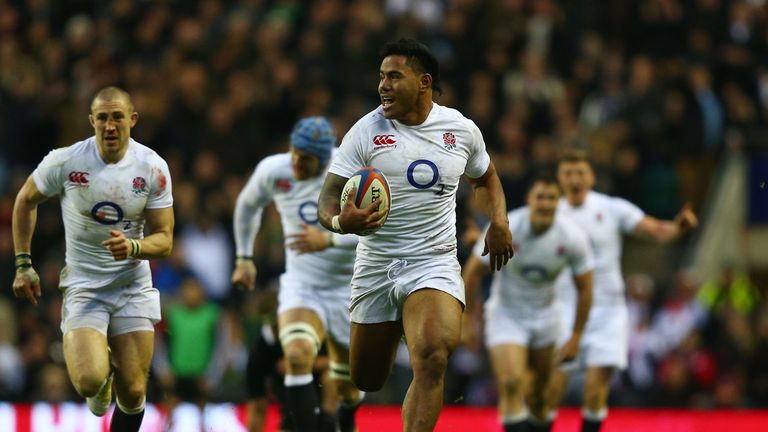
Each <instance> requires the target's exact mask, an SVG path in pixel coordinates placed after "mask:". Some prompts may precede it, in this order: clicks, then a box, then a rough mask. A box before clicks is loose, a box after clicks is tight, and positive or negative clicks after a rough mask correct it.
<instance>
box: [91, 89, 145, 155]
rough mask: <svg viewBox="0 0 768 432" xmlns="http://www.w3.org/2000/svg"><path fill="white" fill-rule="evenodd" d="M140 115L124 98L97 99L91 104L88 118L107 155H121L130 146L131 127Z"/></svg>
mask: <svg viewBox="0 0 768 432" xmlns="http://www.w3.org/2000/svg"><path fill="white" fill-rule="evenodd" d="M138 118H139V115H138V114H137V113H136V112H134V111H133V109H132V108H131V106H130V104H129V103H128V101H126V100H125V99H124V98H118V99H115V100H101V99H96V100H95V101H94V103H93V105H91V114H90V115H89V116H88V120H90V122H91V126H93V131H94V133H95V134H96V144H97V145H98V146H99V149H100V151H101V152H102V154H104V155H106V156H114V155H119V154H120V153H121V152H123V151H124V150H125V148H126V147H128V139H129V138H130V137H131V128H132V127H133V126H134V125H135V124H136V120H138Z"/></svg>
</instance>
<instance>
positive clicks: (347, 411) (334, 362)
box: [327, 338, 364, 432]
mask: <svg viewBox="0 0 768 432" xmlns="http://www.w3.org/2000/svg"><path fill="white" fill-rule="evenodd" d="M327 342H328V355H329V357H330V360H331V364H330V371H331V372H330V375H331V379H332V380H333V383H334V385H335V387H336V397H337V400H338V408H337V409H336V419H337V420H338V422H339V430H340V431H341V432H353V431H354V430H355V413H356V412H357V408H358V407H359V406H360V402H362V401H363V395H364V393H363V392H361V391H360V390H358V389H357V387H355V385H354V384H353V383H352V376H351V375H350V373H349V349H348V348H347V347H346V346H344V345H342V344H340V343H338V342H336V341H335V340H334V339H333V338H328V340H327Z"/></svg>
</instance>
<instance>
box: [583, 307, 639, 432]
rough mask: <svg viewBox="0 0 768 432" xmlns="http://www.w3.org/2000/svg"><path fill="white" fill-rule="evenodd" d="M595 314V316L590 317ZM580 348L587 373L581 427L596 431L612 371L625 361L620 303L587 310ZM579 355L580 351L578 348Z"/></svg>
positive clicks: (625, 324) (624, 314)
mask: <svg viewBox="0 0 768 432" xmlns="http://www.w3.org/2000/svg"><path fill="white" fill-rule="evenodd" d="M593 317H594V319H593ZM582 339H583V342H582V349H581V351H583V354H584V363H585V364H586V373H585V376H584V393H583V399H582V431H584V432H597V431H599V430H600V428H601V427H602V425H603V421H604V420H605V418H606V417H607V416H608V394H609V392H610V386H611V379H612V378H613V374H614V371H616V370H620V369H623V368H624V367H625V366H626V365H627V352H628V350H629V313H628V311H627V307H626V306H625V305H624V304H623V303H619V304H612V305H597V306H593V307H592V309H591V310H590V321H588V322H587V327H586V328H585V329H584V336H583V337H582ZM580 355H581V352H580Z"/></svg>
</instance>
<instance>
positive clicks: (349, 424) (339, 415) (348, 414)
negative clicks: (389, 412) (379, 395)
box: [336, 392, 365, 432]
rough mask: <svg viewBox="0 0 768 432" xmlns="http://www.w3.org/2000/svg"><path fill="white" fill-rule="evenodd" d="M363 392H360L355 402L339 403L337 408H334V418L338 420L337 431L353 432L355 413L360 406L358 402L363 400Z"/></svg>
mask: <svg viewBox="0 0 768 432" xmlns="http://www.w3.org/2000/svg"><path fill="white" fill-rule="evenodd" d="M364 395H365V393H363V392H360V396H359V397H358V399H357V400H356V401H355V402H352V403H344V402H342V403H340V404H339V408H338V409H336V420H338V422H339V431H341V432H354V430H355V413H356V412H357V407H359V406H360V402H362V401H363V396H364Z"/></svg>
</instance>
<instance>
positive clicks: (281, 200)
mask: <svg viewBox="0 0 768 432" xmlns="http://www.w3.org/2000/svg"><path fill="white" fill-rule="evenodd" d="M324 181H325V175H320V176H316V177H311V178H309V179H307V180H301V181H299V180H296V178H295V177H294V174H293V169H292V168H291V154H290V153H281V154H277V155H273V156H269V157H267V158H265V159H264V160H262V161H261V162H259V164H258V165H257V166H256V169H255V170H254V172H253V174H252V175H251V178H250V179H249V180H248V184H246V186H245V188H244V189H243V191H242V192H241V193H240V196H239V197H238V200H237V207H236V208H235V237H236V240H237V254H238V255H251V251H252V249H253V240H254V239H255V237H256V233H258V231H259V227H260V221H261V213H262V209H263V208H264V207H265V206H266V205H267V204H269V203H270V202H272V201H274V202H275V206H276V207H277V211H278V212H279V213H280V221H281V223H282V226H283V234H284V236H285V245H286V247H285V271H286V274H288V275H290V277H291V278H292V280H298V281H300V282H303V283H306V284H308V285H313V286H327V287H329V288H337V287H339V286H343V285H349V281H350V279H351V278H352V270H353V265H354V261H355V246H356V244H357V242H356V240H355V238H356V236H354V235H351V234H350V235H347V236H343V237H344V239H343V240H342V241H339V240H337V244H338V245H339V246H334V247H329V248H327V249H325V250H322V251H319V252H312V253H304V254H299V253H298V252H296V251H295V250H292V249H289V248H288V247H287V245H288V243H290V242H291V239H290V238H289V237H288V235H290V234H295V233H299V232H302V231H303V230H304V228H303V225H312V226H314V227H316V228H319V229H323V230H324V229H325V228H323V227H322V226H321V225H320V223H319V220H318V217H317V200H318V198H319V197H320V190H321V189H322V187H323V182H324ZM335 237H336V238H338V235H335Z"/></svg>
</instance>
